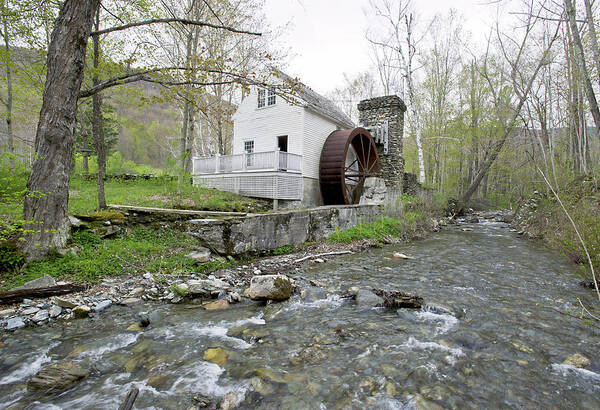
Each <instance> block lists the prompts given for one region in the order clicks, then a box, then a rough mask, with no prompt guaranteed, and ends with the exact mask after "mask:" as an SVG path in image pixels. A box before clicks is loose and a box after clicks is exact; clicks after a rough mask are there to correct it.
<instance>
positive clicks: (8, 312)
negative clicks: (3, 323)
mask: <svg viewBox="0 0 600 410" xmlns="http://www.w3.org/2000/svg"><path fill="white" fill-rule="evenodd" d="M14 314H15V310H14V309H4V310H0V317H6V316H11V315H14Z"/></svg>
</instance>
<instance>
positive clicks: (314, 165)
mask: <svg viewBox="0 0 600 410" xmlns="http://www.w3.org/2000/svg"><path fill="white" fill-rule="evenodd" d="M277 76H278V77H279V79H280V80H281V81H282V82H284V83H287V84H292V86H291V88H292V89H293V96H294V101H293V102H289V101H287V100H286V99H284V98H283V97H281V96H280V95H277V94H276V93H275V91H274V90H273V89H269V88H261V87H252V89H251V92H250V94H249V95H247V96H246V97H245V98H244V99H243V101H242V102H241V103H240V105H239V107H238V109H237V111H236V113H235V114H234V115H233V124H234V126H233V145H232V146H233V153H232V155H221V156H214V157H196V158H194V160H193V164H194V168H193V175H194V183H195V184H197V185H202V186H206V187H211V188H217V189H220V190H223V191H229V192H235V193H239V194H241V195H247V196H252V197H258V198H268V199H274V200H288V201H302V204H303V205H305V206H312V205H320V204H321V203H322V202H321V193H320V190H319V161H320V156H321V150H322V148H323V144H324V143H325V140H326V139H327V137H328V136H329V134H330V133H331V132H333V131H335V130H340V129H347V128H353V127H354V124H353V123H352V120H351V119H350V118H349V117H348V116H346V115H345V114H344V113H343V112H342V111H340V110H339V109H338V108H337V107H336V106H335V105H334V104H333V103H332V102H331V101H329V100H328V99H326V98H325V97H323V96H321V95H319V94H317V93H316V92H314V91H313V90H311V89H310V88H309V87H307V86H306V85H304V84H302V83H299V82H297V81H295V80H293V79H291V78H290V77H289V76H287V75H285V74H284V73H281V72H277Z"/></svg>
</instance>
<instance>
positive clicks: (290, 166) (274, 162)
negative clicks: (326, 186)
mask: <svg viewBox="0 0 600 410" xmlns="http://www.w3.org/2000/svg"><path fill="white" fill-rule="evenodd" d="M246 171H289V172H302V156H301V155H298V154H292V153H289V152H283V151H268V152H253V153H243V154H237V155H217V156H214V157H194V159H193V175H204V174H228V173H232V172H246Z"/></svg>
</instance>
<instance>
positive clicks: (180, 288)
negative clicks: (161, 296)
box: [171, 283, 189, 296]
mask: <svg viewBox="0 0 600 410" xmlns="http://www.w3.org/2000/svg"><path fill="white" fill-rule="evenodd" d="M171 290H172V291H173V292H175V293H176V294H178V295H179V296H185V295H187V294H188V292H189V287H188V285H187V284H185V283H174V284H172V285H171Z"/></svg>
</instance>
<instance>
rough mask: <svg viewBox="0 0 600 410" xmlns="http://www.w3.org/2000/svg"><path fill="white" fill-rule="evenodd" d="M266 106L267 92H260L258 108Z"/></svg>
mask: <svg viewBox="0 0 600 410" xmlns="http://www.w3.org/2000/svg"><path fill="white" fill-rule="evenodd" d="M264 106H265V90H258V108H262V107H264Z"/></svg>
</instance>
